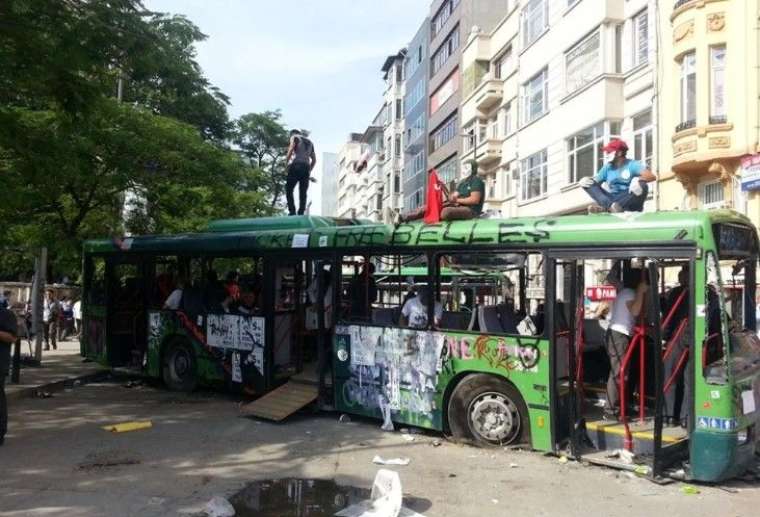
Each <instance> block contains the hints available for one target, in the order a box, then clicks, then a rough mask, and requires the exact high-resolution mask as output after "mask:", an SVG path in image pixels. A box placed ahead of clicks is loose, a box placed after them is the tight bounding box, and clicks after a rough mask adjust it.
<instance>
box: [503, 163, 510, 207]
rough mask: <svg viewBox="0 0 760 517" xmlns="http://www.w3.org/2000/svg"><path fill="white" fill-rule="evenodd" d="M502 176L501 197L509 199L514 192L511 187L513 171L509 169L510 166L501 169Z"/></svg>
mask: <svg viewBox="0 0 760 517" xmlns="http://www.w3.org/2000/svg"><path fill="white" fill-rule="evenodd" d="M501 174H502V181H501V197H502V198H505V199H506V198H508V197H509V194H510V193H511V192H510V191H511V190H512V189H511V188H510V187H511V186H512V171H511V170H510V169H509V165H505V166H504V167H503V168H502V169H501Z"/></svg>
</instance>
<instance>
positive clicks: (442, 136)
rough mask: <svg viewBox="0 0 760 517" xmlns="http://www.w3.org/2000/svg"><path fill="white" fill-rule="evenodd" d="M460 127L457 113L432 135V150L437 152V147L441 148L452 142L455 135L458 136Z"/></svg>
mask: <svg viewBox="0 0 760 517" xmlns="http://www.w3.org/2000/svg"><path fill="white" fill-rule="evenodd" d="M458 129H459V119H458V118H457V115H456V113H455V114H454V115H453V116H452V117H450V118H449V119H447V120H446V121H445V122H444V123H443V124H441V125H440V126H439V127H438V129H436V130H435V131H434V132H433V133H432V134H431V135H430V142H431V149H430V152H435V151H436V150H437V149H440V148H441V147H443V146H444V145H446V144H447V143H448V142H450V141H451V140H452V139H453V138H454V137H456V135H457V130H458Z"/></svg>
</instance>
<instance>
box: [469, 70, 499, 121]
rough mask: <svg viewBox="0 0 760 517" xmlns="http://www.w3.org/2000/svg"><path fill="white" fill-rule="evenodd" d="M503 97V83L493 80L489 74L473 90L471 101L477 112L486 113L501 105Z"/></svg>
mask: <svg viewBox="0 0 760 517" xmlns="http://www.w3.org/2000/svg"><path fill="white" fill-rule="evenodd" d="M503 97H504V81H502V80H501V79H494V78H492V77H490V74H488V75H486V76H485V77H484V78H483V80H482V81H481V82H480V84H479V85H478V87H477V88H476V89H475V94H474V95H473V99H474V100H475V107H476V108H477V109H478V111H481V112H484V113H487V112H488V111H489V110H491V109H492V108H494V107H495V106H498V105H499V104H501V99H502V98H503Z"/></svg>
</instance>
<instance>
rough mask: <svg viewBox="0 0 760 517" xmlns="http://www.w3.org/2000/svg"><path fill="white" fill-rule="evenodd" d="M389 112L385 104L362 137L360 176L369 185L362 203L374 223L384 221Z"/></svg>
mask: <svg viewBox="0 0 760 517" xmlns="http://www.w3.org/2000/svg"><path fill="white" fill-rule="evenodd" d="M387 112H388V110H387V108H386V106H385V104H383V107H382V108H381V109H380V111H379V112H378V113H377V115H375V118H374V119H373V120H372V123H371V124H370V125H369V126H368V127H367V129H366V130H365V131H364V135H363V136H362V144H363V146H364V154H363V157H362V163H361V164H359V174H362V175H363V177H364V179H363V181H364V182H366V184H367V192H366V196H365V197H364V198H363V199H362V200H361V203H362V204H363V206H364V207H365V212H366V214H367V218H368V219H371V220H372V221H382V220H383V212H384V211H383V206H384V200H385V197H386V196H385V183H386V175H385V163H386V148H385V120H386V117H387Z"/></svg>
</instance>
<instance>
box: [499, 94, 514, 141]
mask: <svg viewBox="0 0 760 517" xmlns="http://www.w3.org/2000/svg"><path fill="white" fill-rule="evenodd" d="M501 112H502V119H501V120H502V126H501V136H507V135H509V134H510V133H512V103H511V102H508V103H507V104H506V105H505V106H504V107H503V108H501Z"/></svg>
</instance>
